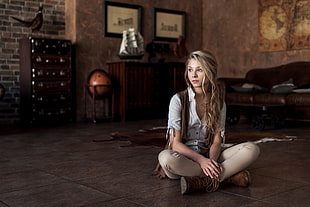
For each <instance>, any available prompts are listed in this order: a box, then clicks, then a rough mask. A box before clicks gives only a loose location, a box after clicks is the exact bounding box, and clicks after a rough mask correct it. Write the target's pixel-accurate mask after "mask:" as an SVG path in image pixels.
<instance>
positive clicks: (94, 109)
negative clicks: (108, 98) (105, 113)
mask: <svg viewBox="0 0 310 207" xmlns="http://www.w3.org/2000/svg"><path fill="white" fill-rule="evenodd" d="M97 87H108V88H111V87H112V85H110V84H96V85H92V84H86V85H85V90H84V102H85V109H84V112H85V113H84V117H85V120H86V119H87V100H86V96H87V92H86V91H87V90H88V89H89V88H93V90H92V91H93V93H91V97H92V108H93V113H92V115H93V123H94V124H95V123H97V111H96V101H97V100H104V99H103V98H100V99H98V98H97V97H98V94H97V90H96V89H97ZM113 102H114V93H113V91H112V104H111V105H112V114H111V117H107V118H110V119H113V118H114V107H113V106H114V103H113Z"/></svg>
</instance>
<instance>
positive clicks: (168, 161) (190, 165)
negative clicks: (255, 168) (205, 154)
mask: <svg viewBox="0 0 310 207" xmlns="http://www.w3.org/2000/svg"><path fill="white" fill-rule="evenodd" d="M259 152H260V150H259V147H258V146H257V145H256V144H254V143H252V142H245V143H241V144H238V145H235V146H232V147H230V148H227V149H225V150H224V151H223V152H222V153H221V155H220V158H219V160H218V162H219V163H220V164H221V165H222V167H223V172H222V173H221V176H220V181H223V180H225V179H227V178H229V177H230V176H232V175H234V174H236V173H238V172H240V171H242V170H244V169H245V168H246V167H248V166H249V165H250V164H251V163H253V162H254V161H255V160H256V159H257V157H258V155H259ZM158 160H159V163H160V165H161V166H162V168H163V170H164V171H165V173H166V175H167V176H168V177H169V178H170V179H178V178H180V177H182V176H201V175H203V171H202V169H201V167H200V165H199V164H198V163H197V162H194V161H193V160H191V159H189V158H187V157H186V156H184V155H181V154H180V153H178V152H176V151H173V150H163V151H161V152H160V153H159V155H158Z"/></svg>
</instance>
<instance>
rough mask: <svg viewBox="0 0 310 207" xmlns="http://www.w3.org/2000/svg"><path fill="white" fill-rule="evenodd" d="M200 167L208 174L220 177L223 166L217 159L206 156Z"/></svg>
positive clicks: (212, 176)
mask: <svg viewBox="0 0 310 207" xmlns="http://www.w3.org/2000/svg"><path fill="white" fill-rule="evenodd" d="M200 167H201V169H202V171H203V172H204V174H205V175H206V176H209V177H211V178H216V179H220V174H221V172H222V170H223V168H222V166H221V165H220V164H219V163H218V162H216V161H215V160H212V159H208V158H206V159H204V160H203V161H202V162H201V163H200Z"/></svg>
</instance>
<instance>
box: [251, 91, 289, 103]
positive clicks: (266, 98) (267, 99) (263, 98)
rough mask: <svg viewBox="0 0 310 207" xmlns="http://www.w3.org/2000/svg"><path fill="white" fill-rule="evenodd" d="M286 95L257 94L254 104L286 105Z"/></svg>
mask: <svg viewBox="0 0 310 207" xmlns="http://www.w3.org/2000/svg"><path fill="white" fill-rule="evenodd" d="M285 98H286V95H285V94H272V93H261V94H255V96H254V98H253V102H254V103H255V104H280V105H282V104H283V105H284V104H285V103H286V101H285Z"/></svg>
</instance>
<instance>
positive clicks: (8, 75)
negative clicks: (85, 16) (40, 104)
mask: <svg viewBox="0 0 310 207" xmlns="http://www.w3.org/2000/svg"><path fill="white" fill-rule="evenodd" d="M40 4H42V5H43V19H44V22H43V25H42V27H41V30H40V31H39V32H35V33H32V32H31V29H29V28H27V27H24V26H22V25H21V24H20V23H18V22H17V21H16V20H14V19H12V18H11V16H15V17H18V18H20V19H24V20H30V19H32V18H33V17H34V16H35V14H36V12H37V11H38V8H39V6H40ZM29 36H33V37H44V38H64V37H65V0H1V2H0V83H1V84H2V85H3V86H4V87H5V96H4V98H3V99H2V100H0V124H13V123H18V122H19V88H20V87H19V70H20V66H19V40H20V39H21V38H25V37H29Z"/></svg>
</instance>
